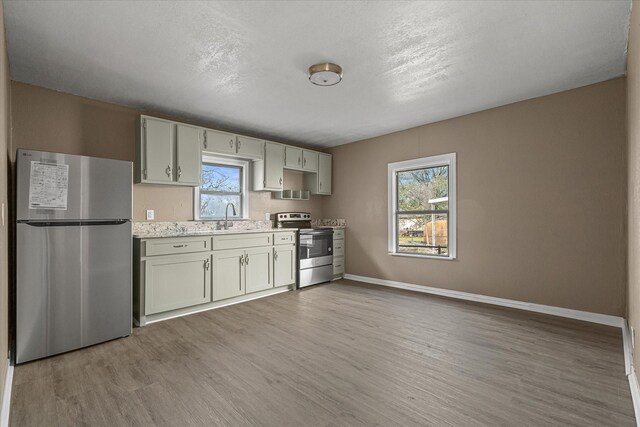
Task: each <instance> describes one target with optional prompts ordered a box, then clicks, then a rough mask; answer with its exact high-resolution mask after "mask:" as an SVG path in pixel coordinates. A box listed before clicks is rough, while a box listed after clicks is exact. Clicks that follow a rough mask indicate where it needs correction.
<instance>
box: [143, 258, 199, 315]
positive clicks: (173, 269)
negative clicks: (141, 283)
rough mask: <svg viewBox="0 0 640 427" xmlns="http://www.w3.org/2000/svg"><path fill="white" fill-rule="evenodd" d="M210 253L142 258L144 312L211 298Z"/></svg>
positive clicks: (176, 306) (166, 309)
mask: <svg viewBox="0 0 640 427" xmlns="http://www.w3.org/2000/svg"><path fill="white" fill-rule="evenodd" d="M210 257H211V256H210V255H209V253H204V254H202V253H198V254H187V255H175V256H168V257H161V258H157V259H150V260H147V261H146V262H145V277H146V292H145V312H146V314H154V313H160V312H163V311H168V310H173V309H176V308H182V307H188V306H192V305H196V304H202V303H205V302H208V301H209V300H210V299H211V275H210V267H211V260H210Z"/></svg>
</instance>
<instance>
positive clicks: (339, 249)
mask: <svg viewBox="0 0 640 427" xmlns="http://www.w3.org/2000/svg"><path fill="white" fill-rule="evenodd" d="M333 256H334V257H335V256H344V240H334V241H333Z"/></svg>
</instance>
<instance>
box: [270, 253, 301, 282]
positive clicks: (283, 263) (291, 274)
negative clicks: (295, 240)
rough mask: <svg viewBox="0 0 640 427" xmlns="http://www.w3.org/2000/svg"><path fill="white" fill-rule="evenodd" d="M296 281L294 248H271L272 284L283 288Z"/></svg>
mask: <svg viewBox="0 0 640 427" xmlns="http://www.w3.org/2000/svg"><path fill="white" fill-rule="evenodd" d="M295 281H296V246H295V245H281V246H276V247H274V248H273V284H274V286H284V285H290V284H292V283H295Z"/></svg>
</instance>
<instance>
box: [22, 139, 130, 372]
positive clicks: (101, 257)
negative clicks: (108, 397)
mask: <svg viewBox="0 0 640 427" xmlns="http://www.w3.org/2000/svg"><path fill="white" fill-rule="evenodd" d="M16 162H17V167H16V169H17V171H16V221H17V224H16V292H15V295H16V311H15V316H16V331H15V332H16V333H15V361H16V363H23V362H27V361H30V360H34V359H39V358H42V357H46V356H51V355H54V354H58V353H63V352H66V351H70V350H74V349H77V348H81V347H86V346H89V345H93V344H97V343H99V342H103V341H107V340H111V339H114V338H119V337H123V336H127V335H129V334H130V333H131V278H132V257H131V204H132V202H131V183H132V165H131V162H125V161H119V160H108V159H99V158H94V157H84V156H73V155H68V154H56V153H46V152H41V151H29V150H18V152H17V160H16Z"/></svg>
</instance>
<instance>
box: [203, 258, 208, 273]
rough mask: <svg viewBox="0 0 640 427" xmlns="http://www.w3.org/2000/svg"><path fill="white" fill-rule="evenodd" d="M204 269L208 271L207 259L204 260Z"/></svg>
mask: <svg viewBox="0 0 640 427" xmlns="http://www.w3.org/2000/svg"><path fill="white" fill-rule="evenodd" d="M204 269H205V270H207V271H209V260H208V259H205V260H204Z"/></svg>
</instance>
